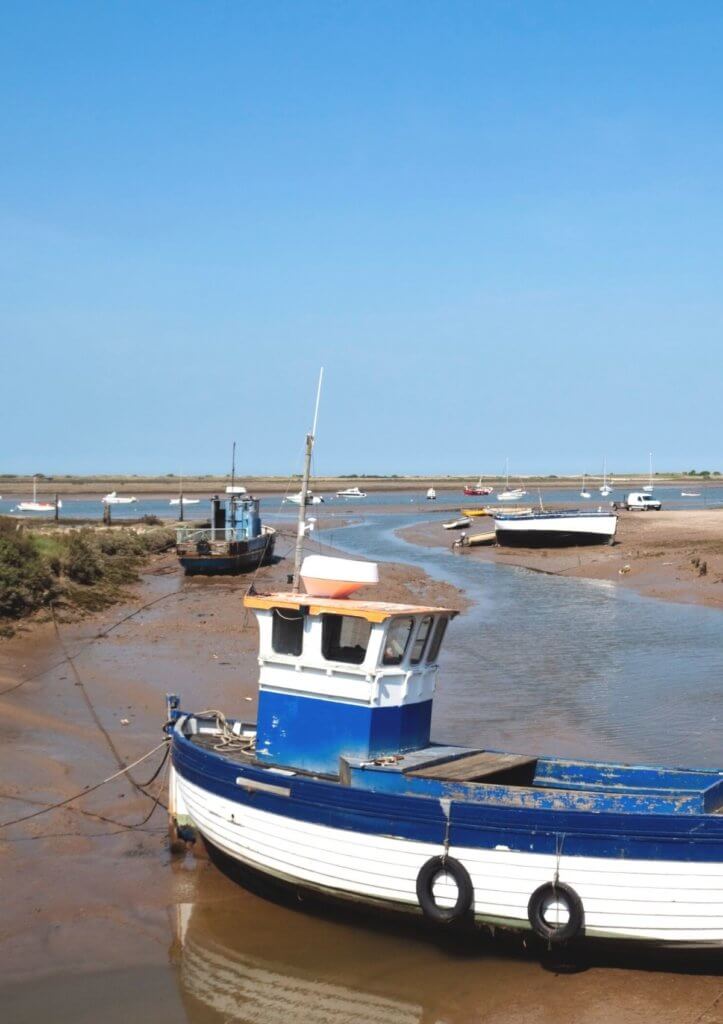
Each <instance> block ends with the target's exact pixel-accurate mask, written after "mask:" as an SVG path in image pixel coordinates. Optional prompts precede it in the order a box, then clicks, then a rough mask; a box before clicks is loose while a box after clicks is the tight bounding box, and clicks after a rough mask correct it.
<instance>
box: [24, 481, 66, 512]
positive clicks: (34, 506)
mask: <svg viewBox="0 0 723 1024" xmlns="http://www.w3.org/2000/svg"><path fill="white" fill-rule="evenodd" d="M57 507H58V508H62V507H63V502H62V501H60V499H58V506H57ZM55 508H56V506H55V502H54V501H38V478H37V476H34V477H33V500H32V501H21V502H18V506H17V511H18V512H55Z"/></svg>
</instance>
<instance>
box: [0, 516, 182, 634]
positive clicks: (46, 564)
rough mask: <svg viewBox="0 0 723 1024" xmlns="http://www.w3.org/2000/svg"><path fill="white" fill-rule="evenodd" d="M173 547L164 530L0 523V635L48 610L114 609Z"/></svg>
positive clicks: (2, 520) (0, 520)
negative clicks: (141, 571)
mask: <svg viewBox="0 0 723 1024" xmlns="http://www.w3.org/2000/svg"><path fill="white" fill-rule="evenodd" d="M173 544H174V533H173V530H170V529H165V528H152V529H146V530H143V531H136V530H131V529H124V528H111V529H97V528H88V527H85V528H82V529H77V530H57V529H56V530H54V529H47V528H46V529H43V530H38V529H33V528H29V527H28V526H25V525H23V526H20V525H18V523H17V522H16V521H15V520H12V519H7V518H0V635H5V636H7V635H10V634H12V632H13V627H14V624H15V623H17V622H18V621H19V620H21V619H24V618H27V617H28V616H30V615H33V614H36V613H38V612H42V610H43V609H49V608H50V606H51V605H52V606H53V607H54V608H55V609H57V610H59V611H61V613H63V614H64V615H65V616H66V617H75V616H78V615H83V614H86V613H88V612H91V611H98V610H100V609H102V608H106V607H108V606H109V605H111V604H114V603H115V602H116V601H119V600H121V599H122V598H123V597H124V596H125V594H126V588H127V587H128V586H130V585H131V584H132V583H135V582H136V580H137V579H138V571H139V569H140V568H141V567H142V566H143V565H144V564H145V563H146V562H147V561H148V560H149V559H150V558H151V557H152V556H153V555H156V554H160V553H161V552H163V551H167V550H169V549H170V548H172V547H173Z"/></svg>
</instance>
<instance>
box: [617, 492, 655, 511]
mask: <svg viewBox="0 0 723 1024" xmlns="http://www.w3.org/2000/svg"><path fill="white" fill-rule="evenodd" d="M622 507H623V508H626V509H627V510H628V511H629V512H632V510H633V509H636V508H637V509H640V510H641V511H642V512H660V510H661V508H662V507H663V503H662V502H661V501H660V499H659V498H654V497H653V496H652V494H645V493H644V492H643V491H632V492H631V493H630V494H628V496H627V497H626V499H625V501H623V503H622Z"/></svg>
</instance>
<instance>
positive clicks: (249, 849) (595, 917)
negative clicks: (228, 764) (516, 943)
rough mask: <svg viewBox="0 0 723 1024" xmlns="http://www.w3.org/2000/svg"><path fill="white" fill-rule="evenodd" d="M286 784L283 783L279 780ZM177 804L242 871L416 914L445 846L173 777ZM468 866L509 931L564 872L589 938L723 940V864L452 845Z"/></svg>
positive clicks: (486, 917) (484, 903) (490, 912)
mask: <svg viewBox="0 0 723 1024" xmlns="http://www.w3.org/2000/svg"><path fill="white" fill-rule="evenodd" d="M279 781H280V782H282V781H283V780H282V777H280V778H279ZM170 784H171V790H172V793H171V806H172V807H173V808H174V809H175V811H176V813H177V814H184V815H185V814H188V816H189V817H190V819H191V820H192V821H193V823H194V824H195V825H196V827H197V828H198V830H199V831H200V832H201V834H202V835H204V836H205V837H206V838H207V839H208V840H209V841H210V842H211V843H213V845H214V846H217V847H218V848H219V849H220V850H222V851H223V852H224V853H226V854H228V855H229V856H230V857H232V858H234V859H235V860H237V861H240V862H241V863H243V864H246V865H249V866H250V867H253V868H255V869H257V870H260V871H262V872H264V873H267V874H269V875H272V876H275V877H277V878H280V879H282V880H285V881H292V882H296V883H301V884H305V885H308V886H309V887H311V888H316V889H319V890H321V891H324V892H326V893H331V894H334V895H337V896H340V897H344V898H348V899H356V900H360V899H361V900H370V901H382V902H384V903H387V904H392V905H396V906H397V908H398V909H416V908H417V907H418V902H417V893H416V879H417V874H418V873H419V870H420V868H421V867H422V865H423V864H424V863H425V861H427V860H428V859H429V858H430V857H434V856H440V855H441V854H442V853H443V852H444V851H443V847H442V844H441V843H440V844H433V843H422V842H416V841H412V840H407V839H396V838H393V837H389V836H377V835H366V834H364V833H360V832H353V831H345V830H341V829H333V828H328V827H326V826H323V825H315V824H309V823H308V822H300V821H295V820H294V819H291V818H286V817H284V816H283V815H276V814H270V813H268V812H266V811H260V810H258V809H256V808H252V807H248V806H244V805H242V804H237V803H233V802H231V801H228V800H225V799H224V798H222V797H218V796H215V795H213V794H209V793H207V792H205V791H204V790H202V789H200V788H199V787H197V786H195V785H193V784H192V783H190V782H188V781H187V780H185V779H182V778H181V777H180V776H178V775H177V774H176V772H175V771H174V770H173V769H172V770H171V781H170ZM449 852H450V855H451V856H453V857H455V858H456V859H457V860H459V861H460V862H461V863H462V864H464V866H465V868H466V869H467V871H468V872H469V874H470V877H471V879H472V884H473V886H474V892H475V903H474V911H475V916H476V917H477V918H478V919H479V920H482V921H486V922H489V923H492V924H498V925H502V926H507V927H511V928H518V929H519V928H523V929H527V928H529V923H528V919H527V904H528V901H529V898H530V896H531V895H532V893H533V892H534V891H535V889H537V888H538V886H540V885H543V884H544V883H547V882H552V881H553V879H554V876H555V871H556V869H557V870H558V871H559V880H560V881H561V882H566V883H567V884H569V885H571V886H572V887H573V888H574V889H575V891H576V892H577V893H578V895H579V896H580V899H581V900H582V903H583V906H584V908H585V934H586V935H587V936H590V937H599V938H617V939H635V940H642V941H650V942H657V943H661V942H662V943H687V944H691V945H696V946H700V945H708V944H721V943H723V864H696V863H684V862H675V861H640V860H638V861H633V860H624V859H617V858H616V859H613V858H610V859H607V858H597V857H589V858H587V857H569V856H565V855H564V854H563V855H561V856H560V857H559V858H557V857H556V856H554V855H552V854H535V853H520V852H515V851H511V850H509V849H507V848H506V847H504V846H499V847H497V848H496V849H494V850H479V849H470V848H466V847H454V846H452V847H451V848H450V851H449ZM446 887H447V889H448V891H449V894H450V895H449V897H448V898H447V899H445V898H444V883H437V884H436V885H435V899H436V900H437V902H438V903H439V904H440V905H441V906H444V905H448V906H451V905H452V903H453V902H454V898H455V896H456V888H455V886H454V883H451V884H450V883H449V882H447V886H446Z"/></svg>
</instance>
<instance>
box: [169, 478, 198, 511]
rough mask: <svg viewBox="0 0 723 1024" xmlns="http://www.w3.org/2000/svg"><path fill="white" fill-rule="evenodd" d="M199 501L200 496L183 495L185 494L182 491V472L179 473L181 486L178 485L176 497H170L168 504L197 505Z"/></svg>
mask: <svg viewBox="0 0 723 1024" xmlns="http://www.w3.org/2000/svg"><path fill="white" fill-rule="evenodd" d="M200 501H201V499H200V498H187V497H186V496H185V494H184V493H183V473H181V486H180V488H179V491H178V497H177V498H171V500H170V501H169V502H168V504H169V505H198V504H199V503H200Z"/></svg>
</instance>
